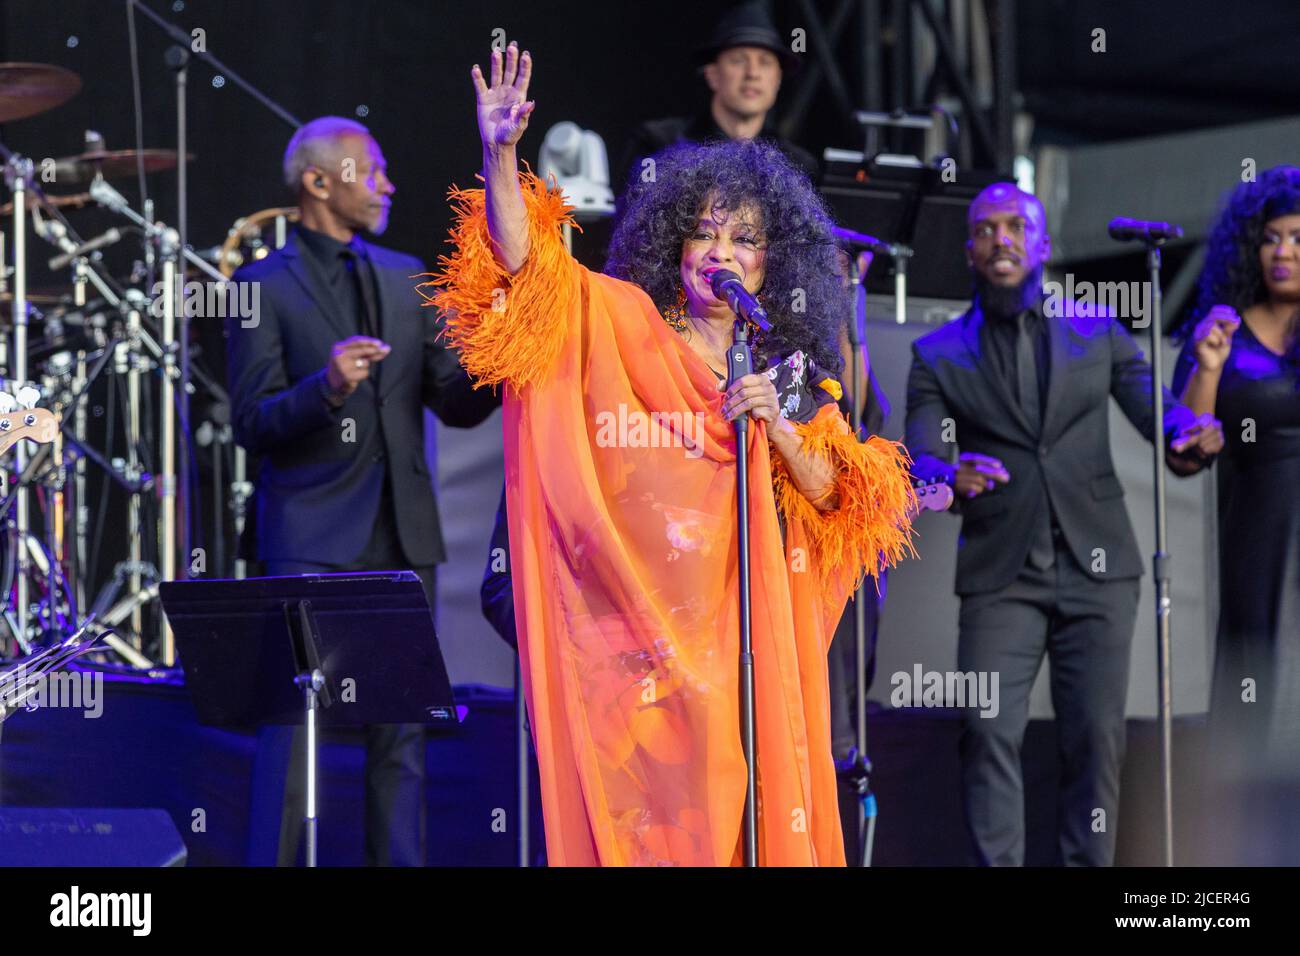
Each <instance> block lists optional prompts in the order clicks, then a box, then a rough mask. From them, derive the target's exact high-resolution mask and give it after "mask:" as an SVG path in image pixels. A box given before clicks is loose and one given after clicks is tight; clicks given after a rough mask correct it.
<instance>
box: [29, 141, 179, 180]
mask: <svg viewBox="0 0 1300 956" xmlns="http://www.w3.org/2000/svg"><path fill="white" fill-rule="evenodd" d="M137 155H138V156H141V157H143V159H144V171H145V172H146V173H157V172H162V171H163V170H165V169H175V168H176V150H174V149H145V150H140V151H139V152H138V153H137V152H136V150H134V149H114V150H103V149H100V150H95V151H93V152H89V153H82V154H81V155H80V156H64V157H63V158H62V159H56V160H55V161H54V179H55V181H56V182H57V183H58V184H59V185H60V186H67V185H80V184H82V183H88V182H90V181H91V180H92V179H94V178H95V176H96V174H98V175H101V176H103V177H104V178H105V179H122V178H123V177H126V176H134V175H135V174H136V169H137V164H136V156H137ZM188 159H189V161H191V162H192V161H193V160H194V154H193V153H190V155H189V157H188Z"/></svg>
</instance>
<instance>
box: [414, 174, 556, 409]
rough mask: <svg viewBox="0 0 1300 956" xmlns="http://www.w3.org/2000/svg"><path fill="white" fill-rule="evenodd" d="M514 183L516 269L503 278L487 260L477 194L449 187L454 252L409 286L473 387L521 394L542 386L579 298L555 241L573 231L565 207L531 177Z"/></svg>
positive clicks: (481, 200) (481, 196)
mask: <svg viewBox="0 0 1300 956" xmlns="http://www.w3.org/2000/svg"><path fill="white" fill-rule="evenodd" d="M479 178H480V179H481V178H482V177H479ZM519 182H520V186H521V187H522V189H523V195H524V205H525V207H526V209H527V211H528V238H529V246H528V259H527V260H526V261H525V263H524V266H523V268H522V269H520V270H519V272H518V273H516V274H515V275H513V276H512V275H510V274H509V273H508V272H506V270H505V269H504V268H502V266H501V263H500V262H498V261H497V258H496V255H495V254H494V253H493V252H492V240H491V238H490V237H489V235H488V228H487V198H486V194H485V191H484V190H482V189H459V188H457V187H455V186H453V187H452V188H451V190H450V191H449V193H448V198H449V199H450V201H451V202H452V204H453V205H454V207H455V208H454V217H455V221H454V222H453V224H452V228H451V238H450V240H449V241H450V242H451V243H452V244H453V245H454V246H455V251H453V252H452V254H451V255H450V256H439V257H438V265H439V267H440V268H439V270H438V271H436V272H430V273H425V275H427V276H429V277H430V279H429V281H427V282H422V283H420V284H419V285H418V286H416V291H418V292H419V293H420V295H422V296H424V299H425V303H424V304H425V305H436V306H437V307H438V308H440V309H442V310H443V311H444V312H445V313H446V317H447V318H446V330H445V332H444V336H445V338H446V339H447V340H448V341H449V342H450V343H451V344H452V345H453V346H454V347H455V348H456V349H457V350H458V351H459V352H460V361H461V365H463V366H464V368H465V371H466V372H468V373H469V374H470V376H471V377H472V378H473V379H474V381H475V387H478V386H481V385H493V386H495V385H498V384H501V383H503V382H504V383H508V384H510V385H512V386H514V387H515V388H523V387H525V386H527V385H530V384H536V383H539V382H541V381H542V380H544V379H545V378H546V376H547V375H548V374H549V372H550V371H551V369H552V368H553V367H554V365H555V362H556V359H557V357H558V356H559V354H560V350H561V347H562V346H563V344H564V336H565V335H566V334H568V333H569V332H570V331H571V329H570V326H571V325H572V323H571V322H570V316H571V314H572V306H573V304H574V303H575V302H577V301H578V297H579V295H580V294H581V289H580V279H579V273H578V270H577V269H576V268H573V262H572V257H571V256H570V255H569V252H568V250H567V249H566V248H565V245H564V240H563V238H562V237H561V234H560V227H561V226H563V225H564V224H565V223H569V224H572V223H573V216H572V212H573V207H572V206H570V205H568V204H567V203H566V202H565V201H564V196H563V194H561V192H560V191H559V189H558V188H547V184H546V183H544V182H543V181H542V180H541V179H539V178H538V177H537V176H535V175H533V174H532V173H531V172H527V171H525V172H521V173H520V174H519Z"/></svg>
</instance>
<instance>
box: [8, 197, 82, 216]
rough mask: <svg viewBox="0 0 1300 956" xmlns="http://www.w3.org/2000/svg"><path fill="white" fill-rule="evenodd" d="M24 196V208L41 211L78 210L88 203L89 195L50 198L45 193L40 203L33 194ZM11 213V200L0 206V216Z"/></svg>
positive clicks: (12, 209)
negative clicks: (69, 208)
mask: <svg viewBox="0 0 1300 956" xmlns="http://www.w3.org/2000/svg"><path fill="white" fill-rule="evenodd" d="M24 195H25V196H26V197H27V202H26V206H27V209H28V210H29V211H30V210H32V209H35V208H36V207H37V206H39V207H41V208H42V209H63V208H65V207H68V206H75V207H77V208H78V209H80V208H81V207H82V206H84V205H85V204H86V203H88V202H90V193H70V194H69V195H67V196H51V195H49V194H48V193H47V194H46V196H45V201H44V202H41V200H40V199H39V198H37V196H36V193H34V192H30V191H28V192H27V193H25V194H24ZM13 211H14V202H13V200H12V199H11V200H9V201H8V202H7V203H5V204H4V205H3V206H0V216H11V215H13Z"/></svg>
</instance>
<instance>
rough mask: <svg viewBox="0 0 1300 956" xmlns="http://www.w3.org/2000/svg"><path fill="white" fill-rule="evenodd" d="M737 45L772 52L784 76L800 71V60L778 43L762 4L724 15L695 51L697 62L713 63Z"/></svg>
mask: <svg viewBox="0 0 1300 956" xmlns="http://www.w3.org/2000/svg"><path fill="white" fill-rule="evenodd" d="M737 46H756V47H761V48H762V49H764V50H771V51H772V52H773V53H775V54H776V56H777V59H779V60H780V61H781V69H782V70H784V71H785V72H787V73H789V72H792V71H794V70H797V69H798V68H799V58H798V57H797V56H795V55H794V51H792V50H791V49H790V44H788V43H785V42H783V41H782V40H781V34H779V33H777V32H776V27H775V26H773V24H772V21H771V19H770V18H769V17H768V15H767V10H766V9H765V8H764V6H763V4H762V3H759V2H751V3H744V4H741V5H739V6H736V7H732V8H731V9H730V10H728V11H727V12H726V13H724V14H723V15H722V17H721V19H719V20H718V23H717V26H715V27H714V28H713V33H712V34H711V35H710V37H709V40H708V42H707V43H705V44H704V45H703V46H701V47H699V48H698V49H697V50H696V51H695V60H696V63H697V64H698V65H700V66H703V65H704V64H706V63H712V62H713V61H714V60H716V59H717V58H718V54H719V53H721V52H722V51H723V50H729V49H731V48H732V47H737Z"/></svg>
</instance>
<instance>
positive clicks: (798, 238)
mask: <svg viewBox="0 0 1300 956" xmlns="http://www.w3.org/2000/svg"><path fill="white" fill-rule="evenodd" d="M653 160H654V165H653V166H651V167H648V168H650V169H653V170H654V176H653V178H652V179H650V180H649V181H646V179H645V178H643V177H637V178H636V180H635V181H634V182H633V183H632V184H631V185H630V186H629V187H628V191H627V193H626V194H625V195H624V197H623V198H622V201H621V202H620V207H621V208H620V213H619V219H618V222H617V223H616V224H615V226H614V233H613V236H612V238H611V239H610V243H609V258H608V260H607V261H606V263H605V272H606V274H608V275H611V276H614V277H615V278H617V279H625V280H627V281H629V282H632V283H634V284H636V285H638V286H640V287H641V288H642V289H643V290H645V292H646V294H647V295H649V296H650V299H651V301H653V302H654V304H655V305H656V306H657V307H658V308H659V309H660V310H661V311H662V310H664V309H668V308H671V307H672V306H674V305H676V304H677V301H678V293H679V290H680V288H681V272H680V267H681V260H682V245H683V243H684V242H685V241H686V239H687V238H688V237H689V236H690V235H691V234H692V233H693V232H694V231H695V228H696V226H697V225H698V224H699V220H700V213H701V212H702V211H703V209H704V204H705V203H706V202H709V201H710V200H711V201H712V202H713V212H714V213H717V212H718V211H725V212H727V213H733V212H736V211H737V210H739V209H741V208H742V207H743V206H745V205H747V204H752V205H753V206H754V207H755V208H757V209H758V211H759V213H760V215H761V217H762V222H761V227H762V229H763V232H764V235H765V236H766V239H767V255H766V258H765V262H764V278H763V288H762V289H761V290H760V291H761V294H762V296H763V301H764V306H765V307H766V309H767V314H768V318H769V319H770V320H771V322H772V331H771V332H769V333H767V334H766V336H765V337H764V338H763V341H762V342H761V344H760V345H758V346H757V347H756V348H755V365H756V366H758V367H759V368H760V369H761V368H762V367H764V366H765V364H766V362H767V360H768V359H769V358H777V357H784V356H785V355H788V354H789V353H791V352H793V351H794V350H796V349H799V350H802V351H803V353H804V354H805V355H807V356H809V357H810V358H812V359H813V361H815V362H816V363H817V365H818V366H820V367H821V368H822V369H823V370H824V371H826V372H828V373H830V374H831V375H836V376H838V375H839V374H840V371H841V368H842V366H843V360H842V359H841V357H840V350H839V330H840V326H841V325H842V324H843V323H844V322H845V320H846V318H847V316H848V314H849V307H850V302H851V299H850V296H849V292H848V290H847V288H846V287H845V285H844V283H843V281H842V279H841V274H842V267H841V264H840V258H839V257H840V252H839V250H838V247H837V245H836V243H835V239H834V237H833V235H832V233H831V228H832V225H833V222H832V219H831V216H830V213H829V211H828V210H827V208H826V204H825V203H824V202H823V201H822V198H821V196H820V195H818V193H817V192H816V190H815V189H814V188H813V185H812V183H811V182H809V180H808V177H807V175H806V174H804V172H803V171H802V170H800V169H798V168H797V167H795V166H794V165H793V164H792V163H791V162H790V160H788V159H787V158H786V157H785V154H784V153H782V152H781V151H780V150H779V149H777V148H776V147H775V146H773V145H771V144H769V143H765V142H763V141H762V140H728V141H722V142H713V143H704V144H695V143H681V144H677V145H674V146H669V147H667V148H666V149H663V150H661V151H660V152H658V153H656V154H655V155H654V157H653Z"/></svg>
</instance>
